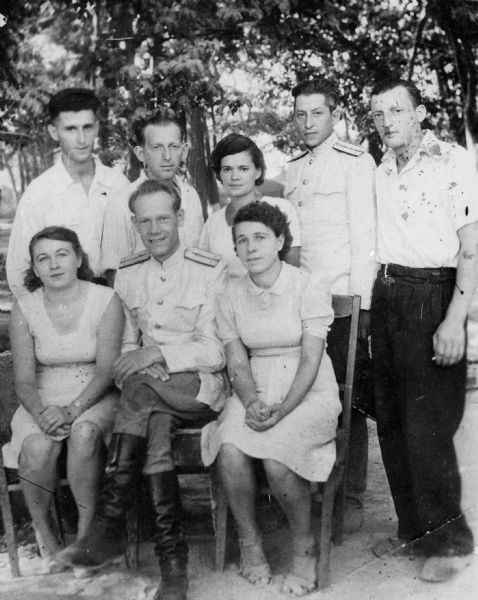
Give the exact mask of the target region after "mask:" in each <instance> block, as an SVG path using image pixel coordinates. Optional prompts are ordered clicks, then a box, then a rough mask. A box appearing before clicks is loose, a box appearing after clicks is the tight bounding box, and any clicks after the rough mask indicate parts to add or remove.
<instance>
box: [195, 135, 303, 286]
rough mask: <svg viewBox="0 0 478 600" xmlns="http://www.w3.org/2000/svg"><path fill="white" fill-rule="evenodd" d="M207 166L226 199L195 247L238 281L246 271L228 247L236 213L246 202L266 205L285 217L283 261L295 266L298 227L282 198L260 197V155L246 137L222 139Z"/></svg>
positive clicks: (292, 210) (262, 165)
mask: <svg viewBox="0 0 478 600" xmlns="http://www.w3.org/2000/svg"><path fill="white" fill-rule="evenodd" d="M211 166H212V169H213V171H214V173H215V175H216V177H217V179H218V180H219V181H220V182H221V183H222V185H223V187H224V190H225V191H226V193H227V195H228V203H227V205H226V206H224V207H222V208H220V209H219V210H217V211H216V212H214V213H213V214H212V215H211V216H210V217H209V218H208V220H207V221H206V223H205V224H204V227H203V230H202V233H201V238H200V241H199V247H200V248H202V249H203V250H207V251H208V252H214V253H215V254H218V255H219V256H220V257H221V258H222V259H223V260H224V261H225V262H226V263H227V271H228V274H229V277H240V276H241V275H244V274H245V273H246V272H247V270H246V268H245V267H244V265H243V264H242V263H241V261H240V260H239V258H238V257H237V255H236V252H235V250H234V244H233V243H232V233H231V227H232V222H233V220H234V215H235V214H236V213H237V211H238V210H239V209H240V208H242V207H243V206H246V205H247V204H249V203H250V202H257V201H259V200H260V201H262V202H267V203H268V204H271V205H272V206H277V207H278V208H279V209H280V210H281V211H282V212H284V213H285V214H286V216H287V220H288V222H289V227H290V233H291V235H292V242H291V248H290V250H289V251H288V252H287V255H286V256H285V257H284V260H285V261H286V262H288V263H290V264H292V265H295V266H298V265H299V258H300V256H299V255H300V225H299V219H298V217H297V213H296V212H295V208H294V207H293V206H292V204H291V203H290V202H289V201H288V200H285V199H284V198H276V197H272V196H262V194H261V193H260V191H259V190H258V186H260V185H261V184H262V183H264V176H265V172H266V165H265V162H264V155H263V154H262V152H261V150H260V149H259V148H258V147H257V145H256V144H255V143H254V142H253V141H252V140H251V139H250V138H248V137H246V136H244V135H240V134H238V133H231V134H229V135H227V136H226V137H224V138H222V140H220V141H219V143H218V144H217V145H216V147H215V148H214V150H213V152H212V154H211Z"/></svg>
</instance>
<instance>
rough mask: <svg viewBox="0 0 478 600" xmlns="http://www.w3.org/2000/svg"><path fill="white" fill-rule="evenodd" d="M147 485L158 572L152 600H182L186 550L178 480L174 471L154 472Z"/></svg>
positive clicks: (184, 588) (185, 581) (186, 574)
mask: <svg viewBox="0 0 478 600" xmlns="http://www.w3.org/2000/svg"><path fill="white" fill-rule="evenodd" d="M149 483H150V488H151V497H152V500H153V506H154V512H155V534H154V538H153V539H154V542H155V546H154V551H155V554H156V556H158V558H159V566H160V570H161V585H160V587H159V589H158V591H157V592H156V596H155V600H186V591H187V588H188V571H187V565H188V547H187V544H186V539H185V535H184V530H183V524H182V514H181V513H182V504H181V496H180V491H179V483H178V477H177V475H176V472H175V471H165V472H163V473H155V474H154V475H150V477H149Z"/></svg>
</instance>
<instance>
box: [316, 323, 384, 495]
mask: <svg viewBox="0 0 478 600" xmlns="http://www.w3.org/2000/svg"><path fill="white" fill-rule="evenodd" d="M349 331H350V317H343V318H340V319H335V320H334V322H333V323H332V326H331V328H330V331H329V333H328V335H327V343H328V346H327V352H328V354H329V356H330V360H331V361H332V365H333V367H334V372H335V376H336V378H337V381H345V372H346V368H347V351H348V340H349ZM355 380H356V389H355V392H356V393H355V401H356V402H357V403H360V402H361V400H364V401H369V400H370V399H369V398H365V397H364V396H368V395H372V396H373V389H372V386H371V381H372V373H371V360H370V357H369V355H368V348H367V342H366V341H365V340H359V343H358V346H357V361H356V368H355ZM367 463H368V430H367V418H366V417H365V415H364V414H363V413H362V412H359V411H358V410H355V409H353V410H352V422H351V427H350V451H349V461H348V468H347V486H346V495H347V497H348V498H354V499H355V500H357V501H359V502H360V503H363V494H364V492H365V490H366V488H367Z"/></svg>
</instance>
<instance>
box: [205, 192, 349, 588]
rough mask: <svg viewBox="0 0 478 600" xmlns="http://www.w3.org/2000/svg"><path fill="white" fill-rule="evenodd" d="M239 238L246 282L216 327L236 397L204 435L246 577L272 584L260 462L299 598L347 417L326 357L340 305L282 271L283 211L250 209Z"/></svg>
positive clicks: (312, 279)
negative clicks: (279, 515) (324, 487)
mask: <svg viewBox="0 0 478 600" xmlns="http://www.w3.org/2000/svg"><path fill="white" fill-rule="evenodd" d="M233 234H234V243H235V247H236V251H237V254H238V256H239V258H240V260H241V262H242V264H243V265H244V267H245V268H246V269H247V273H246V274H245V275H243V276H242V277H240V278H236V279H232V280H230V281H229V284H228V287H227V290H226V292H225V293H224V294H223V295H222V296H220V297H219V298H218V303H217V321H218V327H219V334H220V337H221V339H222V340H223V342H224V344H225V348H226V357H227V368H228V373H229V377H230V380H231V384H232V387H233V390H234V393H233V395H232V397H231V398H229V399H228V400H227V401H226V406H225V408H224V411H223V412H222V413H221V415H220V416H219V418H218V420H217V421H216V422H213V423H210V424H209V425H207V426H206V428H205V429H204V434H203V460H204V462H205V464H206V465H210V464H212V462H214V460H216V458H217V461H218V466H219V470H220V474H221V478H222V481H223V483H224V488H225V490H226V494H227V498H228V502H229V506H230V508H231V511H232V513H233V515H234V517H235V520H236V523H237V528H238V531H239V540H240V547H241V573H242V575H243V576H244V577H245V578H246V579H248V580H249V581H250V582H251V583H268V582H269V581H270V579H271V573H270V569H269V565H268V563H267V560H266V557H265V556H264V552H263V548H262V543H261V537H260V533H259V529H258V526H257V522H256V516H255V508H254V501H255V495H256V482H255V477H254V469H253V459H261V460H262V462H263V464H264V469H265V472H266V475H267V478H268V481H269V484H270V487H271V490H272V492H273V493H274V495H275V496H276V497H277V500H278V501H279V503H280V504H281V505H282V507H283V509H284V511H285V513H286V515H287V517H288V520H289V523H290V529H291V534H292V566H291V569H290V572H289V573H288V575H287V576H286V578H285V580H284V583H283V586H282V590H283V591H284V592H286V593H290V594H293V595H297V596H300V595H303V594H306V593H309V592H310V591H312V590H313V589H315V587H316V575H315V567H316V557H315V542H314V537H313V534H312V530H311V502H310V497H311V494H310V483H309V482H311V481H325V480H326V479H327V478H328V475H329V473H330V471H331V469H332V466H333V464H334V461H335V432H336V426H337V419H338V416H339V414H340V410H341V405H340V400H339V394H338V388H337V383H336V379H335V375H334V372H333V369H332V364H331V362H330V359H329V357H328V355H327V353H326V352H325V351H324V350H325V339H326V337H327V329H328V326H329V325H330V323H331V322H332V320H333V311H332V308H331V299H330V294H329V292H328V288H327V286H326V285H324V283H323V282H322V281H321V279H320V277H318V276H317V275H316V274H308V273H305V272H303V271H301V270H299V269H297V268H296V267H293V266H291V265H288V264H286V263H284V262H282V261H281V259H282V257H283V255H284V254H287V251H288V249H289V245H290V232H289V229H288V226H287V219H286V216H285V215H284V214H283V213H281V211H279V210H278V209H277V208H276V207H273V206H270V205H269V204H266V203H264V202H259V203H251V204H248V205H247V206H245V207H244V208H242V209H241V210H239V211H238V213H237V214H236V216H235V219H234V225H233Z"/></svg>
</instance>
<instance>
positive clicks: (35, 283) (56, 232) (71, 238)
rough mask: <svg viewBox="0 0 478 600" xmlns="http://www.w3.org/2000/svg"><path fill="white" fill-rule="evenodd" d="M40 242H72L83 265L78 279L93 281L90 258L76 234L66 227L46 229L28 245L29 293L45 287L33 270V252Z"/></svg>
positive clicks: (78, 273) (36, 234)
mask: <svg viewBox="0 0 478 600" xmlns="http://www.w3.org/2000/svg"><path fill="white" fill-rule="evenodd" d="M40 240H58V241H59V242H70V244H71V245H72V246H73V250H74V252H75V254H76V256H78V257H79V258H81V265H80V266H79V267H78V272H77V276H78V279H83V280H84V281H92V280H93V278H94V274H93V271H92V270H91V269H90V264H89V261H88V256H87V255H86V252H85V251H84V250H83V248H82V247H81V244H80V240H79V239H78V236H77V235H76V233H75V232H74V231H72V230H71V229H67V228H66V227H56V226H53V227H45V229H42V230H41V231H39V232H38V233H35V235H34V236H33V237H32V239H31V240H30V244H29V245H28V252H29V254H30V267H29V268H28V271H27V272H26V275H25V279H24V282H25V287H26V288H27V290H28V291H29V292H34V291H35V290H36V289H38V288H39V287H41V286H42V285H43V283H42V281H41V279H40V278H39V277H37V276H36V275H35V272H34V270H33V251H34V249H35V245H36V243H37V242H39V241H40Z"/></svg>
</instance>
